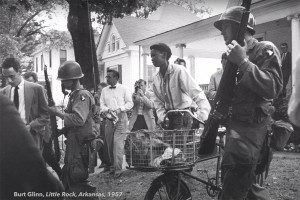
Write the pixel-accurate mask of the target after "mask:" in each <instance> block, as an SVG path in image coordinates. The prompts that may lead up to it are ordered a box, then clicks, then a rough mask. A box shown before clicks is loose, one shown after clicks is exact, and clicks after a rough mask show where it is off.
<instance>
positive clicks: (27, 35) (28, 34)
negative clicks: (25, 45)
mask: <svg viewBox="0 0 300 200" xmlns="http://www.w3.org/2000/svg"><path fill="white" fill-rule="evenodd" d="M45 27H48V26H42V27H40V28H38V29H36V30H34V31H30V32H28V33H27V34H26V35H25V38H27V37H29V36H31V35H33V34H36V33H37V32H39V31H40V30H41V29H42V28H45Z"/></svg>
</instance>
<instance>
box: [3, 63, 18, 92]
mask: <svg viewBox="0 0 300 200" xmlns="http://www.w3.org/2000/svg"><path fill="white" fill-rule="evenodd" d="M2 74H3V76H4V77H5V78H6V80H7V83H8V84H10V85H11V86H12V87H15V86H17V85H19V84H20V82H21V74H20V72H16V71H15V70H14V68H12V67H10V68H8V69H4V68H3V69H2Z"/></svg>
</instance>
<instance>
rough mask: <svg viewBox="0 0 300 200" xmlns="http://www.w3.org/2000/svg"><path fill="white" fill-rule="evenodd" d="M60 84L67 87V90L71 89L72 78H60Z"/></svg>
mask: <svg viewBox="0 0 300 200" xmlns="http://www.w3.org/2000/svg"><path fill="white" fill-rule="evenodd" d="M61 82H62V84H63V85H64V87H65V88H66V89H67V90H73V87H74V86H73V85H74V84H73V82H74V80H72V79H70V80H62V81H61Z"/></svg>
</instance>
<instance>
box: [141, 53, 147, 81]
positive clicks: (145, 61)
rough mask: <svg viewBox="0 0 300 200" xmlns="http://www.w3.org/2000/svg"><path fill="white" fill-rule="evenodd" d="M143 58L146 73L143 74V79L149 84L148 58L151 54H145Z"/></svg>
mask: <svg viewBox="0 0 300 200" xmlns="http://www.w3.org/2000/svg"><path fill="white" fill-rule="evenodd" d="M142 56H143V71H144V73H143V74H144V77H143V79H144V80H145V81H147V83H148V64H147V58H148V56H149V53H143V54H142Z"/></svg>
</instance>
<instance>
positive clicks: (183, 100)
mask: <svg viewBox="0 0 300 200" xmlns="http://www.w3.org/2000/svg"><path fill="white" fill-rule="evenodd" d="M150 49H151V59H152V63H153V65H154V66H155V67H158V68H159V72H158V73H157V74H156V75H155V76H154V79H153V92H154V95H153V96H154V98H153V100H154V106H155V109H156V113H157V116H158V124H159V123H163V121H164V118H165V114H166V112H167V111H169V110H177V109H179V110H184V109H186V110H197V111H196V114H197V117H198V118H199V119H200V120H202V121H205V120H206V119H207V118H208V114H209V111H210V104H209V102H208V100H207V98H206V96H205V94H204V92H203V91H202V90H201V88H200V87H199V86H198V84H197V83H196V82H195V80H194V79H193V78H192V77H191V75H190V74H189V73H188V71H187V69H186V68H185V67H182V66H179V65H177V64H171V63H169V58H170V57H171V55H172V52H171V49H170V47H169V46H167V45H166V44H164V43H158V44H154V45H152V46H151V47H150ZM194 106H197V107H194ZM182 119H185V120H186V121H189V122H192V121H193V120H191V116H189V115H188V114H185V115H184V116H182V115H181V114H180V113H178V114H176V113H174V114H172V115H170V116H169V122H170V123H169V127H168V129H181V128H183V127H182V126H183V124H182V123H181V122H182V121H184V120H182ZM186 126H188V127H186V128H188V129H190V128H192V124H187V125H186Z"/></svg>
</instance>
